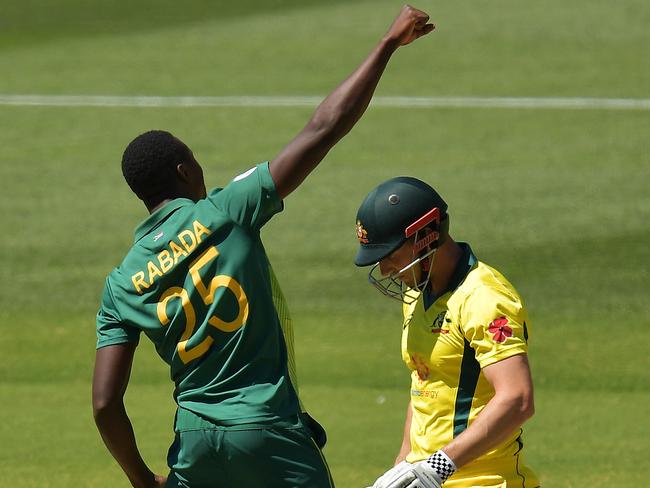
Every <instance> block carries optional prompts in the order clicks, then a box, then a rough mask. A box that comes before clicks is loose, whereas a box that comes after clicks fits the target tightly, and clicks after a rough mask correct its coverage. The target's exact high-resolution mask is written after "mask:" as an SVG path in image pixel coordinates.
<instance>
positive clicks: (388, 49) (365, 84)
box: [269, 5, 434, 198]
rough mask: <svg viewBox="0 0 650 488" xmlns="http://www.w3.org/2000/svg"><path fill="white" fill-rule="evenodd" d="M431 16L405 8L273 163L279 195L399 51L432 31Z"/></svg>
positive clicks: (319, 153) (355, 113) (339, 129)
mask: <svg viewBox="0 0 650 488" xmlns="http://www.w3.org/2000/svg"><path fill="white" fill-rule="evenodd" d="M428 20H429V16H428V15H427V14H426V13H424V12H422V11H420V10H417V9H415V8H413V7H411V6H409V5H405V6H404V7H402V10H401V11H400V13H399V15H398V16H397V18H396V19H395V20H394V22H393V24H392V25H391V26H390V28H389V29H388V32H387V33H386V35H385V36H384V37H383V39H382V40H381V41H380V42H379V44H377V46H376V47H375V48H374V49H373V51H372V52H371V53H370V54H369V55H368V57H367V58H366V59H365V61H363V63H361V65H360V66H359V67H358V68H357V69H356V70H355V71H354V73H352V74H351V75H350V76H349V77H348V78H347V79H346V80H344V81H343V82H342V83H341V84H340V85H339V86H338V87H337V88H336V89H335V90H334V91H333V92H332V93H331V94H330V95H329V96H328V97H327V98H325V100H323V102H322V103H321V104H320V105H319V106H318V108H317V109H316V111H315V112H314V114H313V115H312V117H311V119H310V120H309V122H308V123H307V125H306V126H305V127H304V128H303V129H302V131H301V132H300V133H299V134H298V135H297V136H296V137H295V138H294V139H293V140H292V141H291V142H290V143H289V144H288V145H287V146H286V147H285V148H284V149H283V150H282V151H281V152H280V154H278V155H277V156H276V157H275V158H274V159H273V160H272V161H271V163H270V165H269V169H270V172H271V177H272V178H273V181H274V182H275V186H276V188H277V190H278V193H279V195H280V197H281V198H285V197H286V196H287V195H289V194H290V193H291V192H292V191H293V190H295V189H296V188H297V187H298V186H299V185H300V184H301V183H302V182H303V180H304V179H305V178H306V177H307V175H308V174H309V173H311V171H312V170H313V169H314V168H315V167H316V166H317V165H318V163H320V162H321V161H322V159H323V158H324V157H325V155H326V154H327V153H328V151H329V150H330V149H331V148H332V147H333V146H334V145H335V144H336V143H337V142H338V141H340V140H341V139H342V138H343V136H345V135H346V134H347V133H348V132H349V131H350V129H352V127H353V126H354V124H356V122H357V121H358V120H359V119H360V118H361V116H362V115H363V113H364V112H365V111H366V108H367V107H368V104H369V103H370V99H371V98H372V94H373V93H374V91H375V88H376V87H377V83H378V82H379V78H381V75H382V74H383V72H384V69H385V68H386V65H387V64H388V60H389V59H390V57H391V56H392V54H393V53H394V52H395V50H396V49H397V48H398V47H400V46H404V45H406V44H409V43H411V42H413V41H414V40H415V39H417V38H419V37H421V36H424V35H426V34H428V33H429V32H431V31H432V30H433V29H434V26H433V25H432V24H428V23H427V22H428Z"/></svg>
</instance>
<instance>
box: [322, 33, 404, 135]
mask: <svg viewBox="0 0 650 488" xmlns="http://www.w3.org/2000/svg"><path fill="white" fill-rule="evenodd" d="M397 47H398V44H397V43H396V42H395V41H394V40H391V39H388V38H384V39H382V40H381V42H379V44H377V46H376V47H375V48H374V49H373V51H372V52H371V53H370V54H369V55H368V57H367V58H366V59H365V61H364V62H363V63H361V65H359V67H358V68H357V69H356V70H355V71H354V72H353V73H352V74H351V75H350V76H349V77H348V78H347V79H345V80H344V81H343V82H342V83H341V84H340V85H339V86H338V87H336V89H335V90H334V91H333V92H332V93H331V94H330V95H328V96H327V98H325V100H323V102H322V103H321V104H320V105H319V107H318V108H317V109H316V111H315V112H314V115H313V116H312V119H311V121H310V124H311V125H312V126H313V127H314V128H315V129H316V130H318V131H319V132H321V133H322V134H324V135H327V139H326V142H328V143H329V145H330V147H331V146H333V145H334V144H335V143H336V142H337V141H338V140H340V139H341V138H342V137H343V136H344V135H345V134H347V133H348V132H349V131H350V129H352V127H353V126H354V124H356V122H357V121H358V120H359V119H360V118H361V116H362V115H363V113H364V112H365V111H366V109H367V107H368V105H369V103H370V100H371V99H372V95H373V94H374V92H375V89H376V88H377V84H378V83H379V79H380V78H381V76H382V74H383V73H384V70H385V69H386V66H387V65H388V61H389V60H390V57H391V56H392V54H393V53H394V52H395V50H396V49H397Z"/></svg>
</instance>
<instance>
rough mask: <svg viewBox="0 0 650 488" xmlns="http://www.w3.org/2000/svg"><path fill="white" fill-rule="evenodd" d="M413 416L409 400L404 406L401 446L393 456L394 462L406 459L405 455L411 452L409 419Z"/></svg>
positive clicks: (397, 462)
mask: <svg viewBox="0 0 650 488" xmlns="http://www.w3.org/2000/svg"><path fill="white" fill-rule="evenodd" d="M412 418H413V410H412V408H411V402H409V404H408V407H407V408H406V421H405V422H404V435H403V436H402V446H401V447H400V450H399V453H397V457H396V458H395V464H396V465H397V464H399V463H401V462H402V461H404V460H405V459H406V456H408V454H409V453H410V452H411V419H412Z"/></svg>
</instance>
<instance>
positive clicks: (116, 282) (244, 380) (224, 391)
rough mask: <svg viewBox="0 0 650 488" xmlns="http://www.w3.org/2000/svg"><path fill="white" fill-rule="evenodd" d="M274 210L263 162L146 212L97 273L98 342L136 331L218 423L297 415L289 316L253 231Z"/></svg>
mask: <svg viewBox="0 0 650 488" xmlns="http://www.w3.org/2000/svg"><path fill="white" fill-rule="evenodd" d="M282 208H283V206H282V201H281V200H280V198H279V196H278V194H277V192H276V189H275V185H274V183H273V180H272V179H271V175H270V173H269V168H268V163H262V164H259V165H258V166H256V167H255V168H252V169H251V170H249V171H247V172H246V173H244V174H242V175H240V176H238V177H237V178H235V179H234V180H233V181H232V182H230V183H229V184H228V185H227V186H226V187H225V188H223V189H221V188H217V189H215V190H213V191H211V192H210V194H209V195H208V197H207V198H206V199H204V200H200V201H199V202H196V203H195V202H193V201H191V200H188V199H184V198H179V199H175V200H173V201H171V202H169V203H168V204H166V205H165V206H164V207H162V208H160V209H159V210H157V211H156V212H155V213H153V214H152V215H151V216H149V218H147V219H146V220H145V221H144V222H143V223H142V224H141V225H140V226H139V227H138V228H137V230H136V234H135V243H134V245H133V247H132V248H131V250H130V251H129V252H128V254H127V255H126V257H125V258H124V260H123V261H122V263H121V264H120V265H119V266H118V267H117V268H115V269H114V270H113V271H112V272H111V273H110V274H109V276H108V278H107V279H106V284H105V288H104V293H103V297H102V304H101V308H100V310H99V312H98V314H97V337H98V340H97V348H101V347H105V346H109V345H113V344H121V343H126V342H137V341H138V340H139V336H140V333H141V332H144V333H145V334H146V335H147V336H148V337H149V339H151V341H152V342H153V343H154V345H155V347H156V350H157V351H158V354H159V355H160V357H162V359H163V360H164V361H165V362H166V363H167V364H169V366H170V369H171V377H172V380H173V381H174V383H175V385H176V389H175V392H174V397H175V399H176V401H177V403H178V405H179V406H180V407H182V408H184V409H186V410H189V411H192V412H194V413H196V414H198V415H199V416H201V417H203V418H206V419H209V420H211V421H214V422H216V423H218V424H222V425H236V424H241V423H260V422H262V423H266V422H273V421H276V420H278V419H281V418H286V417H289V416H291V415H296V414H298V412H299V410H300V409H299V401H298V396H297V386H295V385H294V384H293V383H292V380H291V376H295V372H294V371H292V372H291V375H290V373H289V368H288V364H289V363H290V364H291V365H293V358H292V357H289V355H292V354H293V344H292V343H291V341H292V340H293V336H292V333H291V322H290V318H289V316H288V312H286V306H285V305H284V298H283V297H282V292H281V290H280V288H279V286H278V284H277V281H276V280H275V276H274V275H273V271H272V270H271V268H270V264H269V261H268V258H267V256H266V252H265V250H264V247H263V245H262V241H261V239H260V235H259V233H260V228H261V227H262V226H263V225H264V224H265V223H266V222H268V220H269V219H270V218H271V217H272V216H273V215H274V214H276V213H278V212H280V211H282ZM278 309H279V310H280V313H281V316H279V314H278ZM283 327H284V328H285V329H286V330H285V331H283ZM285 338H286V339H287V340H288V341H289V343H287V340H285Z"/></svg>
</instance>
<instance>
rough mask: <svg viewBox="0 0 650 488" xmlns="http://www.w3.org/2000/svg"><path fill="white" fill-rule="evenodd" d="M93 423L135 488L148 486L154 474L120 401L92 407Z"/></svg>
mask: <svg viewBox="0 0 650 488" xmlns="http://www.w3.org/2000/svg"><path fill="white" fill-rule="evenodd" d="M94 416H95V423H96V424H97V428H98V429H99V433H100V434H101V436H102V439H103V440H104V443H105V444H106V447H107V448H108V450H109V451H110V453H111V454H112V455H113V457H114V458H115V460H116V461H117V462H118V464H119V465H120V466H121V467H122V470H123V471H124V473H125V474H126V476H127V477H128V478H129V480H130V481H131V484H132V485H133V486H134V487H135V488H140V487H149V486H151V485H152V481H153V480H154V474H153V473H152V472H151V470H150V469H149V468H148V467H147V465H146V464H145V462H144V460H143V459H142V456H141V455H140V452H139V451H138V447H137V445H136V441H135V434H134V432H133V426H132V425H131V422H130V420H129V417H128V415H127V413H126V410H125V409H124V404H123V403H122V402H117V403H115V404H109V405H106V406H102V407H100V408H95V409H94Z"/></svg>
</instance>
